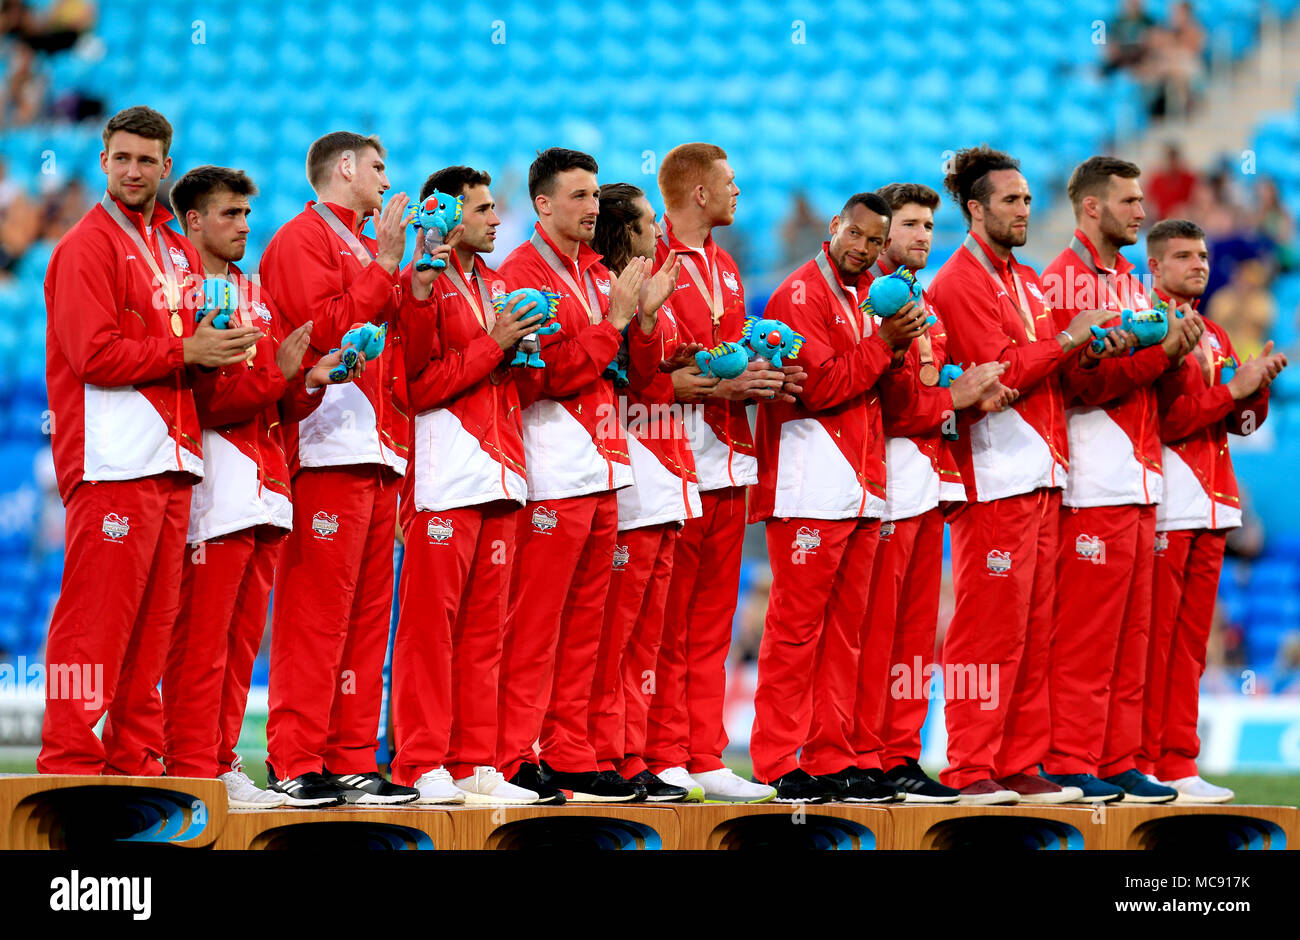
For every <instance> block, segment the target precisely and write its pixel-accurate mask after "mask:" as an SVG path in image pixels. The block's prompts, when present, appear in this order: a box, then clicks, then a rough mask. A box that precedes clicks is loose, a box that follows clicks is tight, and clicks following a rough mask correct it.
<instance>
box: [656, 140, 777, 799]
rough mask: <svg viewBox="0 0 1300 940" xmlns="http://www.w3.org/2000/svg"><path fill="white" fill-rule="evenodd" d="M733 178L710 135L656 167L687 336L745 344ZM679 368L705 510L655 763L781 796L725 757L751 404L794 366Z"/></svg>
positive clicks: (712, 784) (683, 571)
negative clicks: (726, 235)
mask: <svg viewBox="0 0 1300 940" xmlns="http://www.w3.org/2000/svg"><path fill="white" fill-rule="evenodd" d="M735 176H736V175H735V173H734V172H733V171H732V169H731V166H730V164H728V163H727V154H726V152H725V151H723V150H722V148H721V147H717V146H714V145H713V144H703V143H690V144H682V145H680V146H678V147H674V148H673V149H672V150H671V151H669V153H668V154H667V156H665V157H664V159H663V162H662V163H661V164H660V166H659V191H660V193H661V194H662V196H663V200H664V227H663V234H662V236H661V238H660V241H659V243H658V245H657V247H656V249H655V250H656V255H655V257H656V260H657V261H658V262H659V263H660V264H662V263H663V261H664V260H665V259H666V258H667V257H668V254H669V253H670V252H675V253H676V254H677V256H678V257H680V258H681V259H682V277H681V278H680V279H679V281H678V283H677V290H676V292H675V293H674V294H673V298H672V305H673V311H674V312H675V314H676V320H677V328H678V332H679V334H680V337H681V340H682V342H684V343H693V344H700V345H702V346H705V347H706V348H711V347H713V346H716V345H717V344H718V343H721V342H736V341H737V340H739V339H740V332H741V330H742V329H743V327H744V322H745V293H744V287H743V285H742V284H741V280H740V272H739V270H738V269H737V267H736V263H735V261H733V260H732V258H731V256H730V255H729V254H727V252H726V251H725V250H723V249H722V248H721V247H719V245H718V244H717V242H715V241H714V239H713V234H712V233H713V229H714V228H716V227H717V226H720V225H730V224H731V223H732V221H733V220H734V219H735V216H736V199H737V197H738V196H739V195H740V188H739V187H738V186H736V182H735ZM791 368H792V369H794V370H795V371H798V370H797V367H791ZM675 376H676V377H675V378H674V386H675V388H676V390H677V396H678V400H679V401H685V402H693V403H698V402H699V400H700V393H701V392H702V391H707V395H708V397H706V398H705V399H704V402H703V407H700V408H694V409H692V411H691V412H690V414H689V415H688V419H687V422H686V433H687V436H688V437H689V439H690V442H691V452H692V453H693V454H694V456H695V469H696V473H697V475H698V478H699V487H700V502H701V505H702V508H703V514H702V515H701V516H700V518H699V519H692V520H688V521H687V523H686V525H685V527H684V528H683V529H682V531H681V534H680V535H679V537H678V539H677V547H676V549H675V550H674V552H673V571H674V573H675V574H674V577H673V578H672V580H671V582H670V584H669V588H668V601H667V609H666V611H665V613H664V635H663V644H662V646H661V647H660V650H659V665H658V666H657V667H656V669H655V685H656V690H655V698H654V701H653V703H652V704H651V706H650V719H649V721H650V723H649V728H648V731H647V734H646V763H647V764H648V765H649V767H650V769H651V770H653V771H654V772H655V773H656V774H657V775H658V776H659V777H660V778H661V779H663V780H664V781H665V782H666V783H670V784H672V785H674V786H679V787H684V788H686V790H688V791H690V792H694V791H696V790H702V791H703V793H704V796H705V798H706V799H708V800H712V801H718V802H736V803H751V802H765V801H767V800H771V799H772V798H773V797H774V795H775V791H774V790H773V789H772V788H771V787H768V786H762V785H759V784H755V783H751V782H750V781H748V780H744V779H742V778H741V777H739V776H737V775H736V774H735V773H733V772H732V771H731V770H730V769H729V768H728V767H726V766H725V765H724V764H723V762H722V752H723V751H724V750H725V749H726V746H727V733H726V729H725V728H724V725H723V720H722V706H723V701H724V699H725V696H726V685H727V668H726V665H727V651H728V650H729V649H730V647H731V626H732V619H733V618H734V617H735V613H736V603H737V601H738V599H739V591H740V561H741V545H742V543H743V542H744V537H745V487H746V486H749V485H750V484H753V483H755V482H757V481H758V472H757V463H756V458H755V453H754V440H753V435H752V433H751V432H750V427H749V418H748V416H747V414H746V402H747V401H749V400H751V399H752V400H759V401H762V400H767V399H770V398H772V397H773V395H775V394H777V393H789V392H790V391H792V388H791V387H790V386H787V385H785V383H784V379H785V378H786V377H785V375H783V374H782V373H778V372H777V371H776V370H773V369H771V368H770V367H769V366H768V365H767V364H766V363H763V362H761V361H758V360H755V361H754V362H753V363H751V364H750V369H749V370H748V371H746V372H745V373H743V374H742V375H740V376H738V377H736V378H734V379H727V380H724V381H721V382H718V383H717V384H716V385H714V386H713V387H712V388H711V389H701V388H699V387H698V378H699V377H698V376H696V377H694V379H692V377H691V376H690V374H689V373H688V372H678V373H675Z"/></svg>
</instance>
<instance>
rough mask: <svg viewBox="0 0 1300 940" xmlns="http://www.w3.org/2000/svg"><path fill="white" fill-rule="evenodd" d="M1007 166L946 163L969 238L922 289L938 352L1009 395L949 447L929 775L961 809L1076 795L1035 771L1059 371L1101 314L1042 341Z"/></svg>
mask: <svg viewBox="0 0 1300 940" xmlns="http://www.w3.org/2000/svg"><path fill="white" fill-rule="evenodd" d="M1018 167H1019V164H1018V163H1017V162H1016V161H1015V160H1013V159H1012V158H1011V157H1010V156H1008V155H1007V154H1005V153H1001V152H1000V151H996V150H992V149H990V148H987V147H977V148H971V149H967V150H962V151H960V152H958V153H957V155H956V156H955V157H954V158H953V161H952V169H951V171H950V172H949V174H948V176H947V177H946V178H945V180H944V186H945V188H947V190H948V192H949V193H950V194H951V195H952V197H953V199H954V201H955V202H956V203H957V204H958V205H959V206H960V207H961V209H962V213H963V214H964V215H965V216H966V220H967V222H968V223H969V225H970V234H969V235H967V237H966V240H965V242H964V243H963V244H962V246H961V247H960V248H958V249H957V251H956V253H954V254H953V256H952V257H951V258H949V259H948V261H947V262H946V263H945V264H944V266H943V267H942V268H941V269H940V270H939V273H938V274H937V275H936V277H935V279H934V281H933V283H932V285H931V287H930V296H932V297H933V298H934V301H935V304H936V305H937V306H938V308H939V309H940V310H942V311H943V314H944V318H945V320H944V323H945V325H946V326H947V328H948V355H949V358H950V359H951V360H952V361H954V362H984V361H989V360H998V361H1001V362H1005V363H1006V364H1007V366H1008V368H1007V371H1006V372H1004V373H1003V374H1002V377H1001V382H1002V384H1003V385H1005V386H1007V387H1008V388H1012V389H1015V390H1016V391H1018V392H1019V393H1020V397H1019V399H1017V401H1016V402H1015V404H1014V405H1013V406H1012V407H1011V408H1009V409H1007V410H1006V411H1005V412H1000V413H992V414H982V413H981V414H975V413H970V414H968V415H963V416H962V418H961V421H960V427H959V434H960V439H959V440H958V441H957V444H956V451H957V455H958V463H959V465H960V466H961V473H962V480H963V482H964V483H965V485H966V498H967V500H968V502H967V503H966V504H965V505H964V506H962V507H961V508H959V509H957V510H956V511H955V512H954V513H953V514H952V515H951V516H950V518H949V523H950V525H951V526H952V558H953V585H954V588H955V590H956V594H957V606H956V610H955V612H954V613H953V618H952V622H951V623H950V624H949V626H948V632H947V634H946V635H945V637H944V646H943V659H944V673H945V687H944V698H945V712H944V717H945V721H946V724H947V729H948V768H947V769H946V770H945V771H944V772H943V774H942V775H941V780H942V782H943V783H944V784H946V785H947V786H950V787H952V788H954V789H957V790H960V791H962V794H961V799H960V801H959V802H963V803H968V804H991V803H1013V802H1017V801H1018V800H1019V799H1020V796H1021V794H1027V795H1031V796H1032V797H1033V798H1035V799H1036V800H1040V801H1041V800H1043V799H1057V800H1060V799H1062V798H1065V799H1070V798H1075V797H1077V796H1079V795H1080V794H1079V792H1078V791H1077V790H1067V791H1066V792H1065V794H1064V795H1062V794H1061V793H1060V792H1059V791H1060V789H1061V788H1058V787H1057V785H1056V784H1053V783H1051V782H1049V781H1046V780H1044V779H1043V778H1042V777H1041V776H1040V775H1039V774H1038V772H1037V768H1038V764H1039V763H1040V762H1041V760H1042V759H1043V757H1044V756H1045V755H1046V751H1047V746H1048V740H1049V739H1048V736H1049V732H1050V729H1049V724H1048V701H1047V686H1046V677H1047V662H1048V651H1049V644H1050V630H1051V621H1052V596H1053V594H1054V592H1055V581H1056V555H1057V551H1056V546H1057V529H1058V526H1059V505H1060V499H1061V497H1060V488H1061V487H1062V486H1064V485H1065V478H1066V469H1067V460H1068V458H1067V453H1068V445H1067V443H1066V436H1065V411H1064V407H1063V405H1062V401H1061V390H1060V384H1059V381H1058V379H1057V371H1058V369H1059V368H1060V367H1061V365H1062V363H1064V362H1065V361H1066V360H1067V358H1068V357H1070V355H1071V354H1072V353H1073V352H1074V351H1075V350H1076V349H1078V347H1079V346H1081V345H1082V344H1083V343H1084V342H1086V341H1087V340H1089V339H1091V334H1090V333H1089V327H1090V326H1092V325H1094V324H1097V323H1100V322H1102V320H1104V319H1106V318H1108V317H1109V314H1108V313H1106V312H1105V311H1090V312H1086V313H1081V314H1079V315H1078V316H1077V317H1075V318H1074V320H1072V321H1071V322H1070V325H1069V327H1068V328H1067V329H1065V330H1061V331H1060V332H1059V333H1056V334H1055V335H1052V333H1053V332H1054V330H1055V327H1054V325H1053V323H1052V319H1051V314H1050V312H1049V311H1048V310H1047V309H1046V307H1045V305H1044V303H1043V299H1042V288H1041V286H1040V284H1039V281H1038V275H1037V274H1035V273H1034V271H1033V269H1032V268H1030V267H1028V266H1026V265H1023V264H1020V263H1019V262H1017V261H1016V259H1015V256H1014V254H1012V248H1015V247H1019V246H1020V245H1023V244H1024V243H1025V238H1026V234H1027V231H1028V227H1029V202H1030V195H1029V186H1028V184H1027V183H1026V182H1025V178H1024V177H1023V176H1022V175H1021V174H1020V170H1019V168H1018ZM951 680H959V681H951ZM972 686H974V688H972Z"/></svg>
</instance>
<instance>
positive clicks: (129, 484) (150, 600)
mask: <svg viewBox="0 0 1300 940" xmlns="http://www.w3.org/2000/svg"><path fill="white" fill-rule="evenodd" d="M193 483H194V479H193V477H191V476H189V475H188V474H173V473H166V474H161V475H159V476H152V477H146V478H144V479H140V480H122V481H116V482H97V483H90V482H87V483H82V484H81V485H80V486H78V487H77V488H76V490H74V491H73V493H72V498H71V499H69V500H68V506H67V519H66V522H65V531H66V533H67V534H66V538H67V548H66V550H65V559H66V560H65V562H64V567H63V587H62V591H61V592H60V594H59V600H58V603H56V604H55V606H54V616H53V618H52V619H51V621H50V631H49V637H48V639H47V640H46V643H45V719H44V724H43V725H42V728H41V753H40V756H39V757H38V758H37V761H36V769H37V770H38V771H39V772H41V773H43V774H127V775H133V776H142V777H157V776H161V775H162V772H163V767H162V764H160V763H158V758H160V757H162V751H163V729H162V700H161V698H160V697H159V695H158V680H159V679H161V678H162V673H163V664H164V662H165V661H166V658H167V643H168V640H169V638H170V637H171V631H172V624H173V623H174V622H175V620H176V612H177V608H178V606H179V605H180V586H181V560H182V559H183V557H184V551H185V532H186V529H187V528H188V526H189V521H190V491H191V487H192V486H193ZM110 515H116V516H117V517H118V518H117V519H113V520H110V519H109V518H108V517H109V516H110ZM123 529H125V531H123ZM106 530H107V531H106ZM106 711H107V712H108V720H107V721H106V722H105V724H104V736H103V740H102V741H101V740H100V739H99V738H97V737H96V736H95V732H94V727H95V725H96V724H97V723H98V721H99V719H100V718H101V717H102V716H103V714H104V712H106Z"/></svg>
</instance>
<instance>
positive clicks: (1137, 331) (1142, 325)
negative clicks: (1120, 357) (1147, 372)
mask: <svg viewBox="0 0 1300 940" xmlns="http://www.w3.org/2000/svg"><path fill="white" fill-rule="evenodd" d="M1119 317H1120V320H1119V326H1112V327H1110V328H1109V329H1102V328H1101V327H1099V326H1090V327H1088V329H1089V330H1091V331H1092V336H1093V340H1092V344H1091V345H1092V351H1093V352H1095V353H1099V352H1101V351H1102V350H1103V349H1105V348H1106V336H1107V334H1109V333H1113V332H1114V331H1115V330H1124V331H1125V332H1128V333H1132V334H1133V335H1134V336H1136V337H1137V341H1138V344H1137V348H1138V349H1145V348H1146V347H1148V346H1154V345H1156V343H1163V342H1164V341H1165V337H1166V336H1168V335H1169V304H1167V303H1166V302H1165V301H1163V300H1162V301H1160V302H1159V303H1158V304H1156V305H1155V306H1154V307H1152V308H1151V309H1150V310H1143V311H1142V312H1141V313H1136V312H1135V311H1133V310H1130V309H1129V308H1127V307H1125V308H1124V310H1122V311H1121V312H1120V315H1119ZM1178 317H1179V318H1180V319H1181V318H1182V313H1179V314H1178ZM1130 355H1132V350H1130Z"/></svg>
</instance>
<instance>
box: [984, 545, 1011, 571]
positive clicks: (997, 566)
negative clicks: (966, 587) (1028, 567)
mask: <svg viewBox="0 0 1300 940" xmlns="http://www.w3.org/2000/svg"><path fill="white" fill-rule="evenodd" d="M984 563H985V564H986V565H988V569H989V574H991V575H994V576H996V577H999V578H1005V577H1006V576H1007V572H1008V571H1010V570H1011V553H1010V552H1000V551H998V550H997V549H996V548H995V549H993V550H992V551H991V552H989V553H988V555H987V556H985V558H984Z"/></svg>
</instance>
